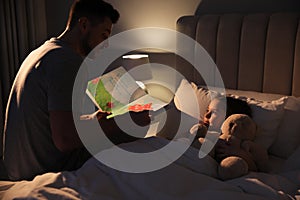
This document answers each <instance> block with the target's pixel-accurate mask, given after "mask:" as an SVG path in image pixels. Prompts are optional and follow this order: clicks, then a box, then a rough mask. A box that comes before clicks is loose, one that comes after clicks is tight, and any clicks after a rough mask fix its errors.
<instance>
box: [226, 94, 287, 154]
mask: <svg viewBox="0 0 300 200" xmlns="http://www.w3.org/2000/svg"><path fill="white" fill-rule="evenodd" d="M227 95H228V96H232V97H235V98H238V99H242V100H244V101H246V102H247V103H248V104H249V105H250V107H251V110H252V118H253V120H254V122H255V123H256V124H257V126H258V128H259V129H258V133H257V135H256V138H255V140H254V142H256V143H258V144H260V145H262V146H263V147H265V148H266V149H269V148H270V146H271V145H272V144H273V142H274V141H275V140H276V137H277V133H278V128H279V125H280V122H281V119H282V118H283V115H284V106H285V104H286V101H287V98H288V97H286V96H285V97H281V98H279V99H277V100H273V101H262V100H257V99H254V98H251V97H246V96H242V97H241V96H237V95H230V94H227Z"/></svg>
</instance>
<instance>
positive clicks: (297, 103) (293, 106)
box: [270, 96, 300, 158]
mask: <svg viewBox="0 0 300 200" xmlns="http://www.w3.org/2000/svg"><path fill="white" fill-rule="evenodd" d="M299 118H300V97H298V98H296V97H292V96H290V97H288V100H287V103H286V105H285V112H284V117H283V119H282V121H281V123H280V125H279V128H278V136H277V138H276V140H275V141H274V143H273V145H272V146H271V148H270V153H272V154H274V155H276V156H279V157H281V158H288V157H289V156H290V155H291V154H292V153H293V152H294V151H295V150H296V149H297V148H298V147H299V146H300V123H299Z"/></svg>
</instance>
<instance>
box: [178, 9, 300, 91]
mask: <svg viewBox="0 0 300 200" xmlns="http://www.w3.org/2000/svg"><path fill="white" fill-rule="evenodd" d="M177 30H178V31H179V32H182V33H185V34H187V35H188V36H190V37H192V38H193V39H195V40H196V41H197V42H199V43H200V44H201V45H202V46H203V47H204V48H205V49H206V51H207V52H208V53H209V55H210V56H211V57H212V59H213V60H214V61H215V63H216V65H217V67H218V69H219V71H220V73H221V76H222V78H223V81H224V84H225V87H226V88H229V89H239V90H251V91H258V92H265V93H277V94H283V95H294V96H300V12H265V13H263V12H259V13H253V14H249V13H244V14H243V13H225V14H199V15H197V16H196V15H194V16H183V17H181V18H179V20H178V21H177ZM195 56H197V55H195ZM176 68H177V70H178V71H180V72H181V73H183V74H184V75H185V76H186V77H187V78H188V79H189V80H190V81H193V82H196V83H197V84H199V85H203V84H205V83H204V81H203V79H202V77H201V75H199V73H197V72H196V70H195V69H194V68H193V67H192V66H191V65H190V64H189V63H187V62H186V61H185V60H184V59H182V58H180V57H178V58H177V63H176Z"/></svg>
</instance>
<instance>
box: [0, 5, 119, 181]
mask: <svg viewBox="0 0 300 200" xmlns="http://www.w3.org/2000/svg"><path fill="white" fill-rule="evenodd" d="M118 19H119V13H118V11H117V10H115V9H114V8H113V7H112V6H111V5H110V4H108V3H106V2H104V1H102V0H76V1H75V2H74V4H73V5H72V8H71V10H70V14H69V19H68V23H67V26H66V30H65V31H64V32H63V33H62V34H61V35H60V36H59V37H57V38H52V39H50V40H49V41H46V42H45V43H44V44H43V45H42V46H41V47H39V48H38V49H36V50H35V51H33V52H32V53H31V54H30V55H29V56H28V57H27V58H26V59H25V60H24V62H23V63H22V66H21V67H20V70H19V72H18V74H17V76H16V79H15V81H14V84H13V87H12V90H11V94H10V97H9V101H8V106H7V111H6V123H5V130H4V152H3V155H4V158H3V162H4V166H5V168H6V170H7V174H8V178H9V179H10V180H22V179H27V180H30V179H32V178H33V177H34V176H36V175H38V174H42V173H45V172H56V171H61V170H74V169H77V168H79V167H80V166H81V165H82V164H83V163H84V162H85V161H86V160H87V159H88V158H89V157H90V154H89V153H88V152H87V151H86V149H85V148H84V147H83V144H82V142H81V141H80V138H79V136H78V134H77V132H76V128H75V126H74V122H73V116H72V89H73V84H74V80H75V77H76V74H77V71H78V69H79V67H80V65H81V63H82V61H83V59H84V57H86V56H87V55H88V54H89V53H90V52H91V50H92V49H93V48H95V47H96V46H97V45H98V44H100V43H101V42H103V41H104V40H106V39H107V38H108V37H109V36H110V34H111V30H112V26H113V24H114V23H116V22H117V21H118Z"/></svg>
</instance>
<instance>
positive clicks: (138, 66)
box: [122, 54, 152, 91]
mask: <svg viewBox="0 0 300 200" xmlns="http://www.w3.org/2000/svg"><path fill="white" fill-rule="evenodd" d="M122 66H123V67H124V68H125V69H126V70H127V71H128V72H129V74H130V75H131V76H132V77H133V78H134V79H135V80H136V83H137V84H138V85H139V86H140V87H141V88H142V89H143V90H144V91H147V90H146V86H145V85H144V83H143V81H146V80H149V79H151V78H152V71H151V64H150V62H149V56H148V55H147V54H129V55H124V56H122Z"/></svg>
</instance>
